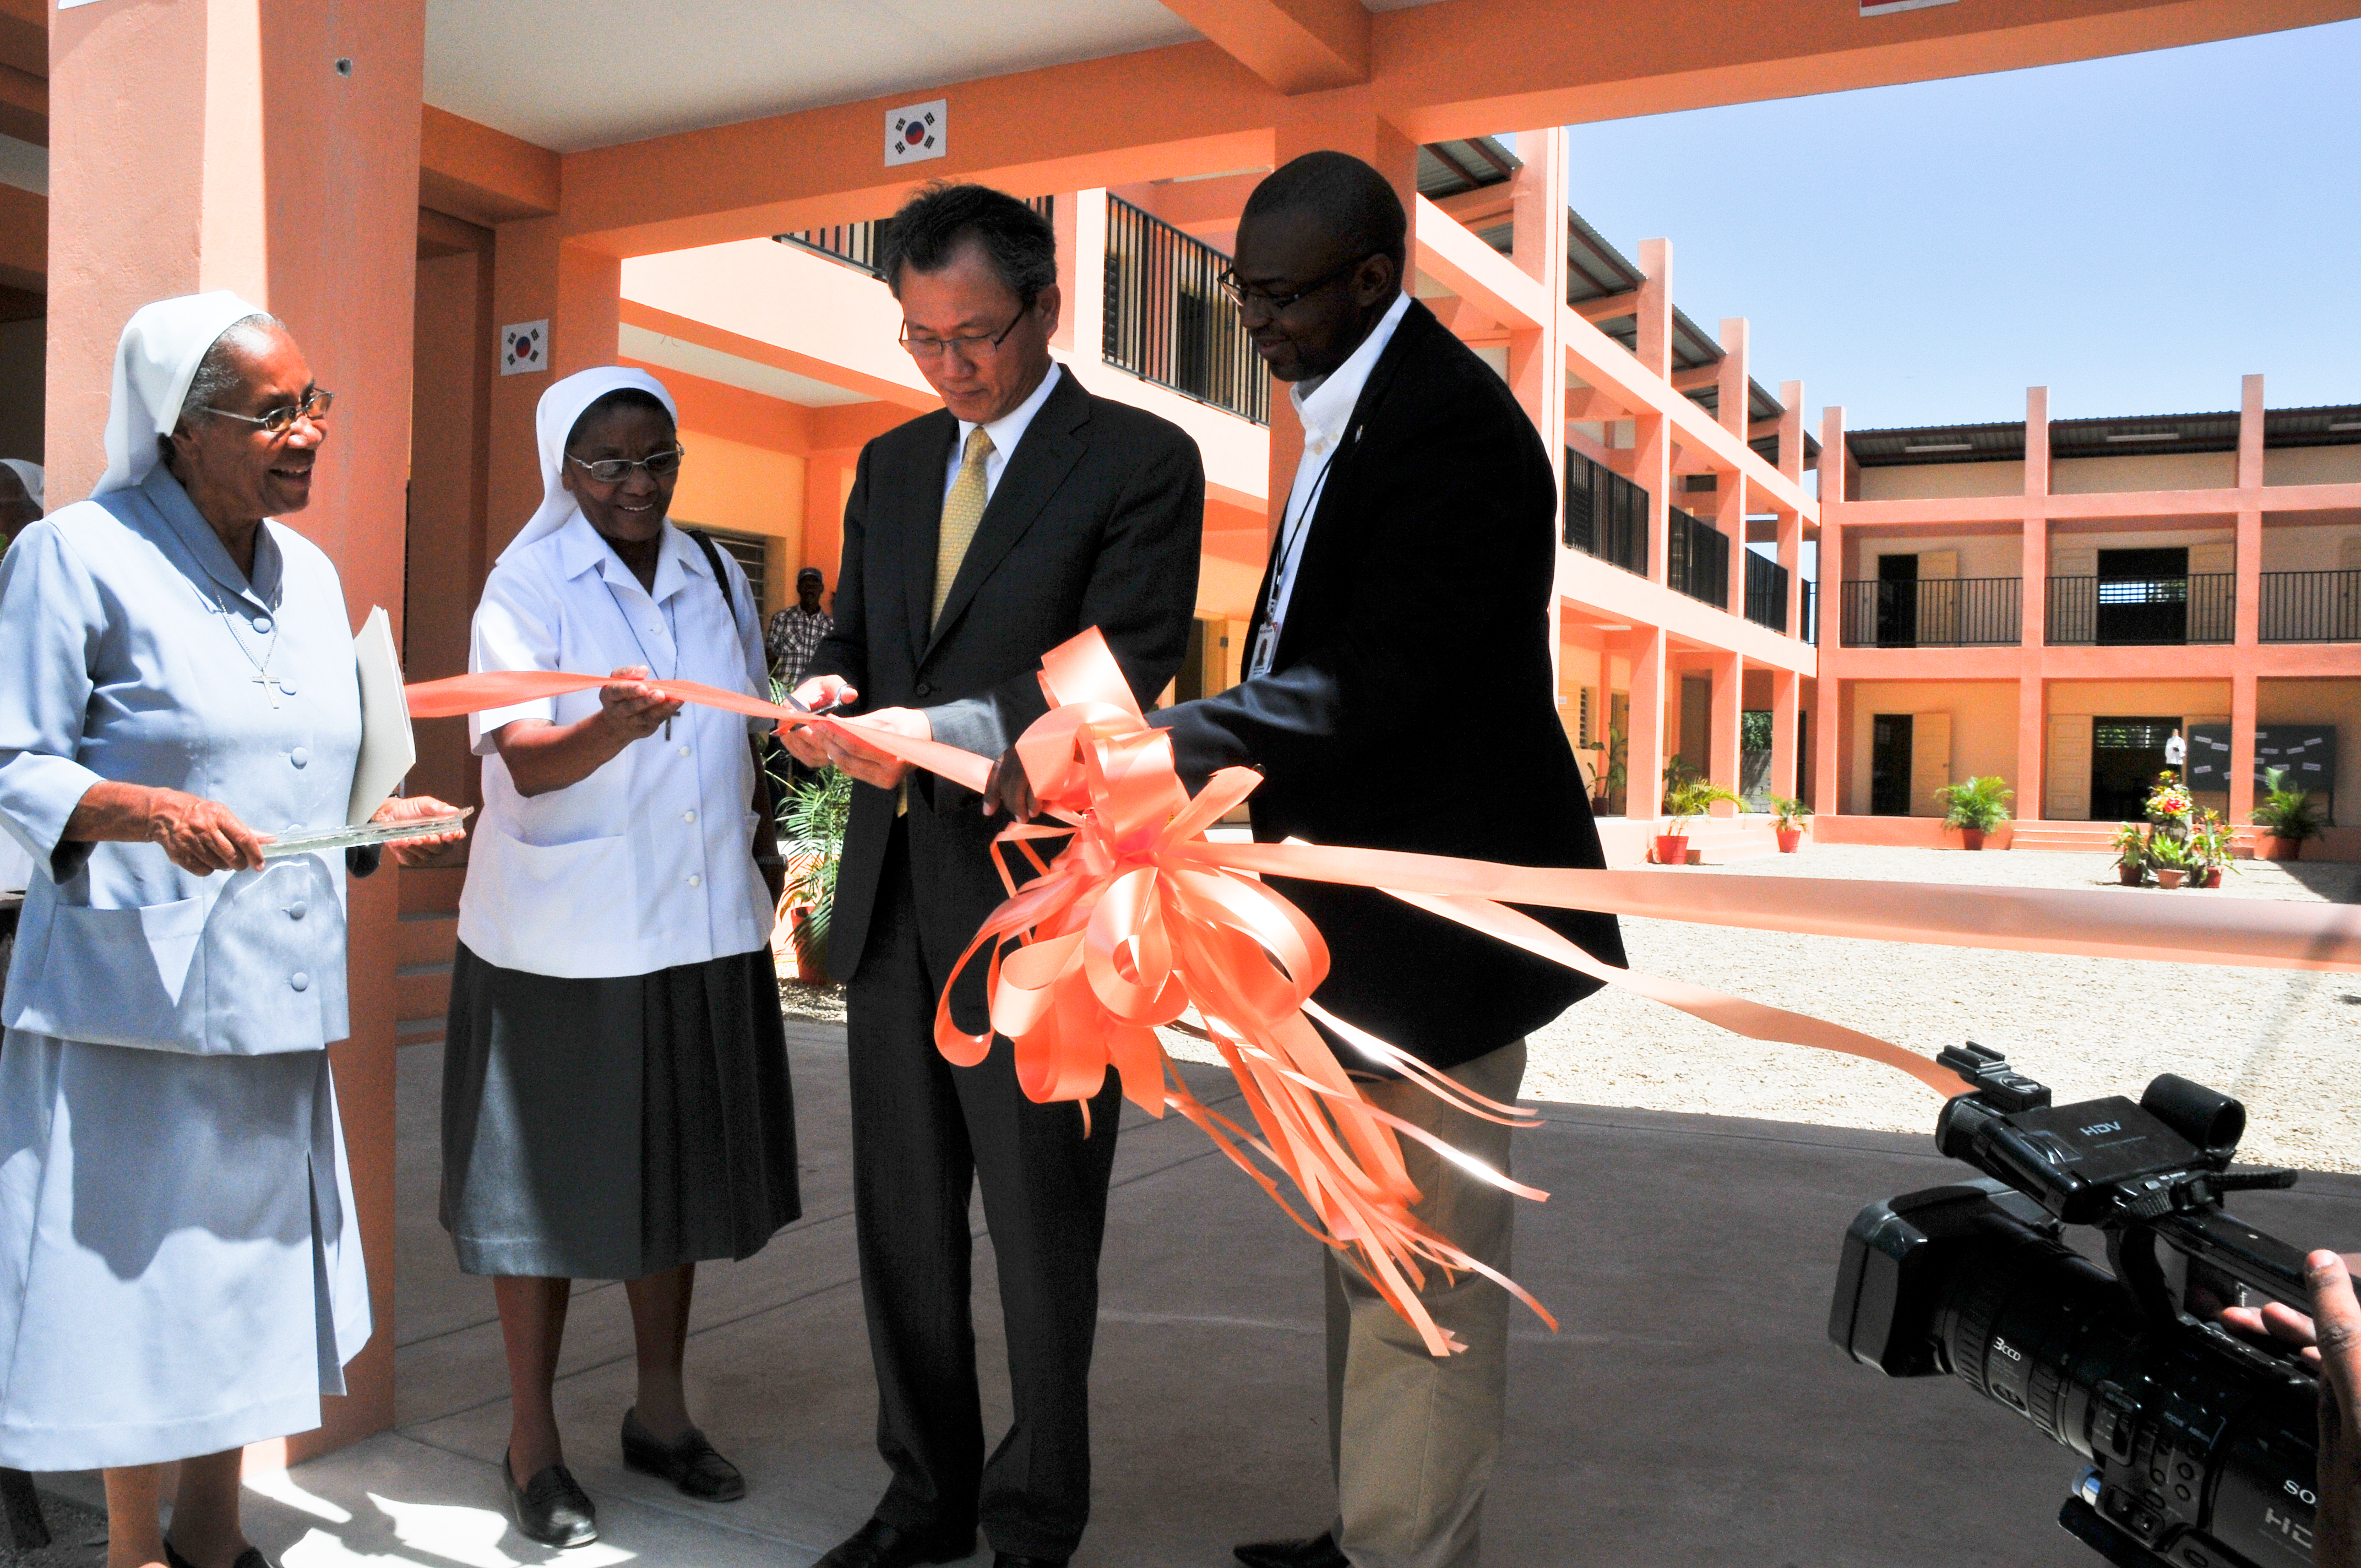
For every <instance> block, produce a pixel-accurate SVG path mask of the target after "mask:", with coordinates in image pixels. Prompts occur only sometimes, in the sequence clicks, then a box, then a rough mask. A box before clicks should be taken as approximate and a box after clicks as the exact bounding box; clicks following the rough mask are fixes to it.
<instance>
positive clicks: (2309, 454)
mask: <svg viewBox="0 0 2361 1568" xmlns="http://www.w3.org/2000/svg"><path fill="white" fill-rule="evenodd" d="M2356 481H2361V445H2354V446H2283V447H2280V448H2279V449H2278V450H2277V451H2273V450H2271V449H2269V448H2265V449H2264V452H2263V483H2264V484H2266V485H2350V484H2353V483H2356Z"/></svg>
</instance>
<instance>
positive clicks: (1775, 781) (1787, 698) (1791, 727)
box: [1771, 670, 1804, 795]
mask: <svg viewBox="0 0 2361 1568" xmlns="http://www.w3.org/2000/svg"><path fill="white" fill-rule="evenodd" d="M1803 695H1804V677H1803V676H1801V675H1799V674H1796V673H1795V671H1793V670H1773V671H1772V672H1771V793H1772V794H1773V795H1794V794H1795V746H1796V742H1797V741H1799V740H1802V739H1803V736H1802V733H1801V730H1800V729H1799V728H1798V718H1797V715H1798V714H1799V712H1800V711H1801V709H1802V707H1803Z"/></svg>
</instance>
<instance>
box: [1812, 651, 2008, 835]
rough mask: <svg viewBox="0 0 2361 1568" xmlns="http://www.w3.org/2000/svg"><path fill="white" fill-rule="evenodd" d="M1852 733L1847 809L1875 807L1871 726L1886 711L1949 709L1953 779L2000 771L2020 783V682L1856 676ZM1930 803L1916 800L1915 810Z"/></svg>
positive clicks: (1864, 812) (1860, 810)
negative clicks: (1871, 780) (1871, 801)
mask: <svg viewBox="0 0 2361 1568" xmlns="http://www.w3.org/2000/svg"><path fill="white" fill-rule="evenodd" d="M1846 689H1847V693H1848V695H1849V696H1850V699H1851V703H1852V715H1851V718H1852V724H1851V733H1850V735H1849V736H1848V737H1847V754H1846V764H1845V769H1844V809H1845V810H1846V811H1847V812H1853V813H1858V814H1861V815H1863V816H1866V815H1868V812H1869V764H1870V743H1871V730H1872V726H1873V725H1874V724H1875V722H1876V718H1877V716H1878V715H1879V714H1881V713H1914V714H1915V713H1947V714H1949V715H1950V718H1951V766H1950V770H1949V772H1950V776H1951V778H1952V779H1963V778H1966V777H1967V776H1968V775H1969V774H1970V773H1977V774H1988V773H1998V774H1999V775H2000V776H2001V777H2002V778H2004V779H2006V780H2007V781H2008V784H2009V787H2010V788H2011V789H2015V787H2016V784H2017V781H2016V776H2015V775H2016V771H2017V770H2016V683H2015V681H1850V682H1848V683H1846ZM1924 808H1925V803H1922V802H1919V801H1916V800H1914V801H1912V802H1911V810H1912V812H1913V814H1914V815H1915V814H1917V813H1918V812H1920V811H1921V810H1922V809H1924Z"/></svg>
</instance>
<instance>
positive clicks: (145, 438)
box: [90, 289, 269, 496]
mask: <svg viewBox="0 0 2361 1568" xmlns="http://www.w3.org/2000/svg"><path fill="white" fill-rule="evenodd" d="M267 314H269V313H268V312H266V311H265V310H263V308H262V307H261V306H259V305H250V304H248V303H247V302H245V301H244V300H241V299H239V298H238V297H237V296H236V294H233V293H231V292H230V291H228V290H226V289H216V290H214V291H213V292H211V293H209V294H183V295H181V297H180V298H178V299H176V300H159V301H157V302H155V303H154V304H152V305H142V306H140V307H139V309H138V310H137V312H135V313H133V314H132V317H131V320H130V321H129V323H126V325H125V326H124V329H123V341H122V342H120V343H118V344H116V345H115V396H114V398H113V399H112V400H110V401H109V402H108V403H107V405H106V472H105V473H104V474H103V475H101V476H100V477H99V481H98V484H97V486H96V487H95V488H93V489H92V490H91V492H90V493H91V494H92V495H93V496H103V495H105V494H106V493H107V492H108V491H110V490H127V489H129V488H132V487H133V486H135V485H137V484H138V483H139V481H141V480H142V479H145V478H146V477H148V471H149V470H150V469H152V468H154V467H155V466H156V438H157V437H158V436H159V435H170V434H171V433H172V427H173V426H174V425H176V424H178V423H179V422H180V421H181V402H182V401H183V400H186V399H187V397H188V395H189V383H190V382H191V381H192V380H194V379H196V375H197V365H198V363H199V362H200V361H202V360H203V358H204V356H205V350H206V349H208V348H211V347H212V346H213V345H214V339H215V338H218V337H219V336H221V334H223V333H225V332H227V331H228V330H229V329H230V328H231V327H232V326H233V325H235V324H236V323H239V322H242V321H244V320H245V319H246V318H247V317H248V316H259V315H267Z"/></svg>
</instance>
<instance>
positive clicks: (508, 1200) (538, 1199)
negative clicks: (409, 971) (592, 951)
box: [442, 943, 803, 1279]
mask: <svg viewBox="0 0 2361 1568" xmlns="http://www.w3.org/2000/svg"><path fill="white" fill-rule="evenodd" d="M802 1212H803V1203H802V1200H801V1197H800V1195H799V1194H798V1191H797V1188H796V1123H795V1097H794V1092H793V1091H792V1089H791V1087H790V1086H789V1084H788V1081H787V1043H786V1035H785V1030H784V1029H782V1028H781V1026H780V1022H779V991H778V981H777V979H776V977H775V974H774V970H773V968H772V962H771V955H770V954H769V953H768V952H765V951H763V950H760V949H758V950H756V951H754V952H751V953H741V954H736V955H733V956H731V957H729V958H720V959H712V960H710V961H708V962H706V963H701V964H683V965H681V966H679V967H678V968H675V969H667V970H657V971H656V972H655V973H653V974H644V975H629V976H622V977H619V978H615V979H598V980H562V979H558V978H556V977H555V976H551V975H541V974H528V973H525V972H523V971H522V970H505V969H500V968H498V967H497V966H495V965H492V964H488V963H486V962H485V961H484V960H483V959H479V958H478V957H477V956H476V955H475V954H474V953H472V952H470V951H469V950H468V949H467V946H466V945H465V944H464V943H463V944H461V945H460V948H459V952H458V958H457V960H456V962H455V963H454V964H453V966H452V971H451V1016H450V1024H449V1027H448V1030H447V1032H446V1033H445V1036H444V1046H443V1203H442V1219H443V1228H444V1229H445V1230H446V1231H449V1232H450V1233H451V1240H452V1242H453V1244H454V1245H456V1248H457V1250H458V1255H459V1267H460V1268H461V1270H462V1271H464V1272H466V1273H468V1274H493V1275H523V1276H536V1277H544V1278H567V1279H637V1278H640V1277H642V1276H644V1275H650V1274H660V1273H663V1272H664V1271H665V1270H667V1269H671V1268H675V1267H677V1266H680V1265H682V1264H684V1263H696V1262H699V1261H702V1260H705V1259H710V1258H725V1257H726V1258H742V1257H751V1256H752V1255H754V1254H755V1253H757V1252H759V1251H761V1250H762V1248H763V1244H764V1243H765V1242H767V1241H769V1240H770V1239H771V1236H772V1234H774V1232H776V1231H777V1230H779V1228H780V1227H782V1226H784V1225H786V1224H788V1223H791V1222H793V1221H794V1220H795V1219H796V1216H797V1215H799V1214H800V1213H802Z"/></svg>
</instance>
